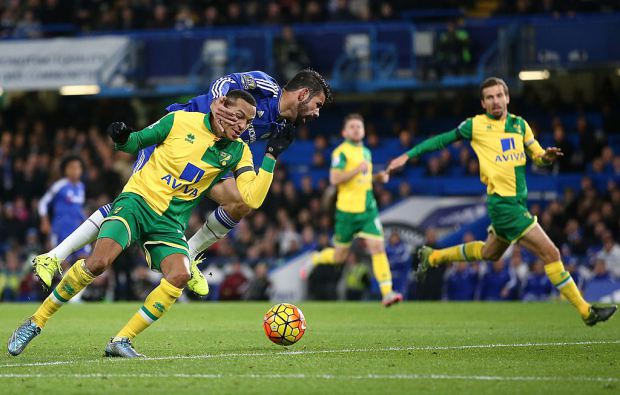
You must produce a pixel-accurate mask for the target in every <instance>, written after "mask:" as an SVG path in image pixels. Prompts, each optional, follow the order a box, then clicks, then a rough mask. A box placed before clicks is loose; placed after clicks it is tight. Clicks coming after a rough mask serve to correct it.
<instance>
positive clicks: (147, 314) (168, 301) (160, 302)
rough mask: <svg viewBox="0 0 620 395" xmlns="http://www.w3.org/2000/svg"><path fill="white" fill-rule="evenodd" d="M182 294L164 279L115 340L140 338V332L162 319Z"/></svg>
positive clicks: (180, 289)
mask: <svg viewBox="0 0 620 395" xmlns="http://www.w3.org/2000/svg"><path fill="white" fill-rule="evenodd" d="M181 293H183V289H182V288H177V287H175V286H174V285H172V284H170V283H169V282H168V281H167V280H166V279H165V278H162V279H161V283H160V284H159V285H158V286H157V288H155V289H154V290H153V291H151V293H150V294H149V296H147V297H146V300H145V301H144V305H142V307H140V309H139V310H138V311H137V312H136V313H135V314H134V315H133V317H131V319H130V320H129V322H127V324H126V325H125V326H124V327H123V329H121V330H120V332H118V333H117V334H116V336H115V337H114V340H120V339H121V338H124V337H128V338H129V339H133V338H134V337H136V336H138V335H139V334H140V332H142V331H143V330H145V329H146V328H148V327H149V326H150V325H151V324H152V323H153V322H155V321H157V320H158V319H159V318H161V316H162V315H164V313H165V312H166V311H168V310H169V309H170V307H172V305H173V304H174V302H176V300H177V299H178V298H179V296H181Z"/></svg>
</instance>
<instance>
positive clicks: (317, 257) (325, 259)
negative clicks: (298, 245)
mask: <svg viewBox="0 0 620 395" xmlns="http://www.w3.org/2000/svg"><path fill="white" fill-rule="evenodd" d="M312 263H313V264H315V265H334V264H336V263H339V262H336V249H334V248H325V249H323V250H321V251H320V252H317V253H315V254H313V255H312Z"/></svg>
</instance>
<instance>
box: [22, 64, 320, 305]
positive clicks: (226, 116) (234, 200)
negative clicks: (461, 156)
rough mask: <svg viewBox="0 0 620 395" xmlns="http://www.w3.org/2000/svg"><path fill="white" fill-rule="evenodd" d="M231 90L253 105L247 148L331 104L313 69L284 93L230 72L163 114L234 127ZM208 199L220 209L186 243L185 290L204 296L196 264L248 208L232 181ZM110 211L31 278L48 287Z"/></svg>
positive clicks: (266, 81)
mask: <svg viewBox="0 0 620 395" xmlns="http://www.w3.org/2000/svg"><path fill="white" fill-rule="evenodd" d="M232 89H241V90H245V91H247V92H248V93H250V94H251V95H252V96H253V97H254V99H255V100H256V117H255V119H254V121H253V122H252V124H251V125H250V126H249V127H248V129H247V130H246V131H245V132H243V133H242V134H241V136H240V138H241V139H242V140H243V141H245V142H246V143H248V144H251V143H252V142H254V141H256V140H260V139H267V138H269V137H270V136H272V135H275V134H279V133H282V131H283V130H284V129H292V128H294V127H295V126H296V125H298V124H301V123H305V122H308V121H310V120H313V119H315V118H318V117H319V114H320V111H321V108H322V107H323V105H324V104H325V103H328V102H330V101H331V91H330V88H329V86H328V85H327V83H326V82H325V79H324V78H323V77H322V76H321V75H320V74H319V73H317V72H316V71H314V70H309V69H306V70H302V71H300V72H298V73H297V74H296V75H295V76H294V77H293V78H292V79H291V80H290V81H289V82H288V83H287V84H286V85H285V86H284V87H283V88H280V87H279V86H278V84H277V82H276V81H275V79H274V78H272V77H271V76H269V75H268V74H266V73H264V72H262V71H250V72H245V73H234V74H229V75H226V76H224V77H222V78H219V79H217V80H215V81H214V82H213V83H212V84H211V86H210V88H209V92H208V93H207V94H204V95H200V96H197V97H195V98H193V99H191V100H190V101H189V102H187V103H184V104H178V103H176V104H172V105H170V106H168V107H167V108H166V110H167V111H169V112H171V111H180V110H182V111H188V112H203V113H207V112H212V113H213V114H214V115H216V116H217V119H219V121H218V122H221V123H222V125H225V124H227V123H234V122H235V121H236V118H235V116H234V114H233V113H232V112H231V111H229V110H228V109H227V108H226V106H224V96H225V95H226V93H227V92H229V91H230V90H232ZM154 148H155V147H154V146H152V147H148V148H146V149H143V150H141V151H140V152H139V154H138V158H137V160H136V163H135V164H134V172H135V171H138V170H139V169H141V168H142V167H144V166H145V164H146V163H148V161H149V159H150V157H151V155H152V152H153V150H154ZM209 198H210V199H211V200H214V201H215V202H217V203H218V204H219V205H220V206H219V207H218V208H217V209H216V210H215V211H213V212H212V213H211V214H210V215H209V217H208V218H207V221H206V222H205V223H204V225H203V226H202V227H201V229H200V230H199V231H198V232H197V233H196V234H195V235H194V236H192V238H191V239H190V240H189V251H190V259H191V261H192V265H191V271H192V279H191V280H190V282H189V283H188V288H189V289H191V290H192V291H194V292H195V293H197V294H198V295H201V296H204V295H206V294H207V292H208V289H209V287H208V284H207V281H206V279H205V278H204V276H203V275H202V273H201V272H200V270H199V269H198V267H197V262H196V261H195V259H196V257H197V256H198V254H199V253H201V252H202V251H204V250H206V249H207V248H209V247H210V246H211V245H213V244H214V243H215V242H216V241H218V240H219V239H221V238H223V237H224V236H226V234H227V233H228V232H230V230H232V229H233V228H234V227H235V226H236V225H237V224H238V223H239V221H240V220H241V218H243V217H244V216H246V215H247V214H249V213H250V212H251V211H252V209H251V208H250V207H248V205H247V204H246V203H245V202H244V201H243V199H241V196H240V194H239V191H238V190H237V187H236V185H235V182H234V180H233V179H230V178H224V179H223V180H222V181H221V182H219V183H217V184H215V185H214V186H213V187H212V188H211V189H210V191H209ZM109 212H110V204H107V205H104V206H103V207H101V208H100V209H99V210H97V211H95V212H94V213H93V214H92V215H91V216H90V217H89V219H88V220H87V221H86V222H84V223H83V224H82V225H81V226H80V227H79V228H78V229H77V230H76V231H75V232H73V233H72V234H71V235H70V236H69V237H68V238H67V239H66V240H65V241H64V242H63V243H61V244H60V245H58V246H57V247H56V248H54V249H53V250H52V251H50V252H48V253H46V254H42V255H39V256H37V257H36V258H35V259H34V265H35V273H36V274H37V277H39V279H40V280H41V281H42V283H43V284H44V285H45V286H46V287H49V286H50V285H51V282H52V278H53V276H54V273H55V272H56V271H57V270H58V268H59V267H60V262H62V261H63V260H64V259H66V258H67V256H69V255H70V254H71V253H72V252H73V251H75V250H77V249H79V248H81V247H83V246H84V245H86V244H89V243H91V242H92V241H93V240H94V239H95V237H96V236H97V233H98V232H99V228H100V227H101V223H102V222H103V220H104V219H105V217H106V216H107V215H108V214H109Z"/></svg>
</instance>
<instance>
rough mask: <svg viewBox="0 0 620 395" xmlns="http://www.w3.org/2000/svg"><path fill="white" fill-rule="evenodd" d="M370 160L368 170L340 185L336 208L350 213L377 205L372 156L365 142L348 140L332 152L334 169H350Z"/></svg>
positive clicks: (359, 211)
mask: <svg viewBox="0 0 620 395" xmlns="http://www.w3.org/2000/svg"><path fill="white" fill-rule="evenodd" d="M364 161H366V162H368V170H367V171H366V172H363V173H359V174H357V175H355V176H354V177H353V178H351V179H350V180H349V181H347V182H343V183H342V184H339V185H338V197H337V200H336V208H337V209H338V210H340V211H344V212H348V213H362V212H364V211H366V210H368V209H373V208H376V207H377V202H376V201H375V197H374V196H373V194H372V156H371V154H370V150H368V148H366V147H365V146H364V144H362V143H360V144H355V143H352V142H350V141H348V140H346V141H344V142H343V143H342V144H340V145H339V146H338V147H336V149H334V151H333V152H332V164H331V168H332V169H338V170H343V171H349V170H352V169H354V168H356V167H358V166H359V165H360V164H361V163H362V162H364Z"/></svg>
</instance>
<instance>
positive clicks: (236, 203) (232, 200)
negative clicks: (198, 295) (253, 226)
mask: <svg viewBox="0 0 620 395" xmlns="http://www.w3.org/2000/svg"><path fill="white" fill-rule="evenodd" d="M209 198H210V199H211V200H213V201H215V202H216V203H218V204H219V205H220V206H219V207H218V208H217V209H215V210H214V211H213V212H212V213H211V214H210V215H209V217H208V218H207V221H206V222H205V223H204V225H202V227H201V228H200V230H198V232H196V234H195V235H193V236H192V238H191V239H189V241H188V244H189V253H190V259H191V260H194V259H196V256H197V255H198V254H200V253H201V252H202V251H204V250H206V249H207V248H209V247H211V246H212V245H213V244H215V243H216V242H217V241H218V240H219V239H221V238H223V237H224V236H226V234H227V233H228V232H230V231H231V230H232V229H233V228H234V227H235V226H237V224H238V223H239V221H240V220H241V218H243V217H245V216H246V215H248V214H249V213H250V212H251V211H252V209H251V208H250V207H249V206H248V205H247V204H245V202H244V201H243V199H242V198H241V194H240V193H239V190H238V189H237V185H236V184H235V180H234V179H232V178H226V179H224V180H222V181H220V182H218V183H217V184H215V185H214V186H213V187H212V188H211V190H210V191H209Z"/></svg>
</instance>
